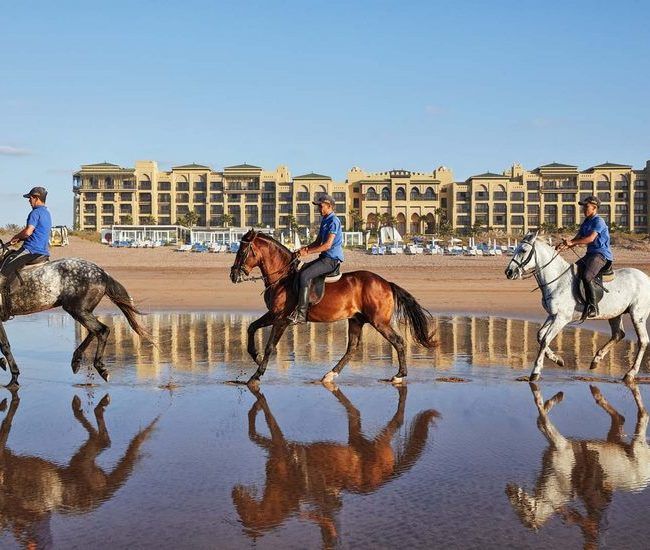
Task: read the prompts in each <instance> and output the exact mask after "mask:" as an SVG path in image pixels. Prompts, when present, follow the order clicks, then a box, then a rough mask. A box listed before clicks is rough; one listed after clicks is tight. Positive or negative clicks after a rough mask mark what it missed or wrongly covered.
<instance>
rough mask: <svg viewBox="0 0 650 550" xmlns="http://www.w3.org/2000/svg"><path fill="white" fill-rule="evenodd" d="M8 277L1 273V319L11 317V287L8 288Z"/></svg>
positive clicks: (4, 319)
mask: <svg viewBox="0 0 650 550" xmlns="http://www.w3.org/2000/svg"><path fill="white" fill-rule="evenodd" d="M7 286H8V285H7V277H6V275H2V274H1V273H0V321H2V322H4V321H6V320H7V319H9V300H8V295H9V289H8V288H7Z"/></svg>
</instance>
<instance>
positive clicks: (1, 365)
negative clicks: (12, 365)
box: [0, 357, 7, 370]
mask: <svg viewBox="0 0 650 550" xmlns="http://www.w3.org/2000/svg"><path fill="white" fill-rule="evenodd" d="M0 369H2V370H7V361H6V360H5V358H4V357H0Z"/></svg>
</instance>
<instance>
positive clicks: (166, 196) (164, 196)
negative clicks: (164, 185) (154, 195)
mask: <svg viewBox="0 0 650 550" xmlns="http://www.w3.org/2000/svg"><path fill="white" fill-rule="evenodd" d="M158 202H159V203H163V204H168V203H170V202H172V195H171V193H160V194H159V195H158Z"/></svg>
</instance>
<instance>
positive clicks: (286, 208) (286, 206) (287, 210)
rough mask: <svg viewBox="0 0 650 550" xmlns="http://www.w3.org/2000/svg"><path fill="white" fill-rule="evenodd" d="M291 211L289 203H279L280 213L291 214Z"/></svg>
mask: <svg viewBox="0 0 650 550" xmlns="http://www.w3.org/2000/svg"><path fill="white" fill-rule="evenodd" d="M292 212H293V208H292V206H291V205H290V204H281V205H280V213H281V214H291V213H292Z"/></svg>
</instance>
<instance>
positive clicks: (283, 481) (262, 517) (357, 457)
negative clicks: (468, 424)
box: [232, 386, 440, 548]
mask: <svg viewBox="0 0 650 550" xmlns="http://www.w3.org/2000/svg"><path fill="white" fill-rule="evenodd" d="M329 389H330V391H331V393H332V395H333V396H334V397H335V398H336V399H337V401H338V402H339V403H340V404H341V405H342V406H343V408H344V409H345V412H346V415H347V420H348V443H347V445H345V444H341V443H335V442H331V441H316V442H312V443H300V442H296V441H288V440H287V439H286V438H285V436H284V434H283V433H282V429H281V428H280V426H279V425H278V423H277V422H276V420H275V418H274V416H273V413H272V412H271V409H270V408H269V405H268V403H267V401H266V398H265V397H264V395H263V394H262V393H261V392H259V391H258V392H255V393H254V395H255V397H256V402H255V403H254V404H253V406H252V407H251V409H250V411H249V412H248V437H249V439H250V440H251V441H252V442H253V443H255V445H257V446H258V447H260V448H261V449H263V450H264V451H265V452H266V453H267V459H266V480H265V483H264V489H263V491H262V492H261V496H259V498H258V497H257V494H258V491H257V489H256V488H254V487H253V488H251V487H244V486H242V485H236V486H235V487H234V488H233V490H232V499H233V503H234V505H235V508H236V510H237V513H238V514H239V517H240V520H241V522H242V524H243V525H244V527H245V528H246V533H247V534H248V535H249V536H250V537H252V538H256V537H257V536H259V535H262V534H263V533H264V532H265V531H269V530H271V529H273V528H275V527H278V526H280V525H282V524H283V523H284V522H285V521H286V520H287V519H289V518H290V517H292V516H295V515H298V516H299V517H301V518H302V519H306V520H309V521H312V522H314V523H315V524H316V525H318V527H319V528H320V532H321V537H322V540H323V544H324V546H325V547H327V548H330V547H332V546H333V545H335V544H336V542H337V540H338V531H339V529H338V527H337V515H338V513H339V512H340V510H341V508H342V506H343V493H344V492H351V493H362V494H366V493H372V492H374V491H376V490H377V489H379V488H380V487H381V486H382V485H384V484H385V483H387V482H389V481H390V480H392V479H394V478H396V477H398V476H399V475H400V474H402V473H403V472H405V471H406V470H408V469H409V468H411V467H412V466H413V464H415V462H416V461H417V460H418V458H419V457H420V455H421V454H422V451H423V449H424V447H425V445H426V442H427V437H428V435H429V425H430V423H431V422H432V421H434V420H435V419H437V418H439V416H440V415H439V413H438V412H437V411H435V410H433V409H429V410H424V411H422V412H420V413H419V414H418V415H416V416H415V418H414V419H413V420H412V421H411V424H410V428H409V430H408V435H407V436H406V438H405V440H404V441H400V442H399V445H398V446H397V447H398V448H397V450H396V449H395V448H394V447H393V439H394V438H395V435H396V434H397V433H398V430H399V429H400V427H401V426H402V425H403V424H404V408H405V406H406V393H407V388H406V387H400V388H397V391H398V402H397V409H396V411H395V414H394V415H393V417H392V418H391V419H390V420H389V421H388V423H387V424H386V426H385V427H384V428H383V429H382V430H381V431H380V432H379V433H378V434H377V435H376V436H375V437H374V438H369V437H367V436H366V435H364V433H363V431H362V429H361V413H360V412H359V410H358V409H357V408H356V407H355V406H354V405H353V404H352V403H351V402H350V400H349V399H348V398H347V397H346V396H345V394H343V392H342V391H341V390H340V389H339V388H337V387H335V386H331V387H330V388H329ZM260 410H261V411H262V412H263V414H264V419H265V421H266V425H267V427H268V429H269V432H270V437H267V436H265V435H262V434H260V433H259V432H258V430H257V426H256V419H257V415H258V413H259V411H260Z"/></svg>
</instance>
